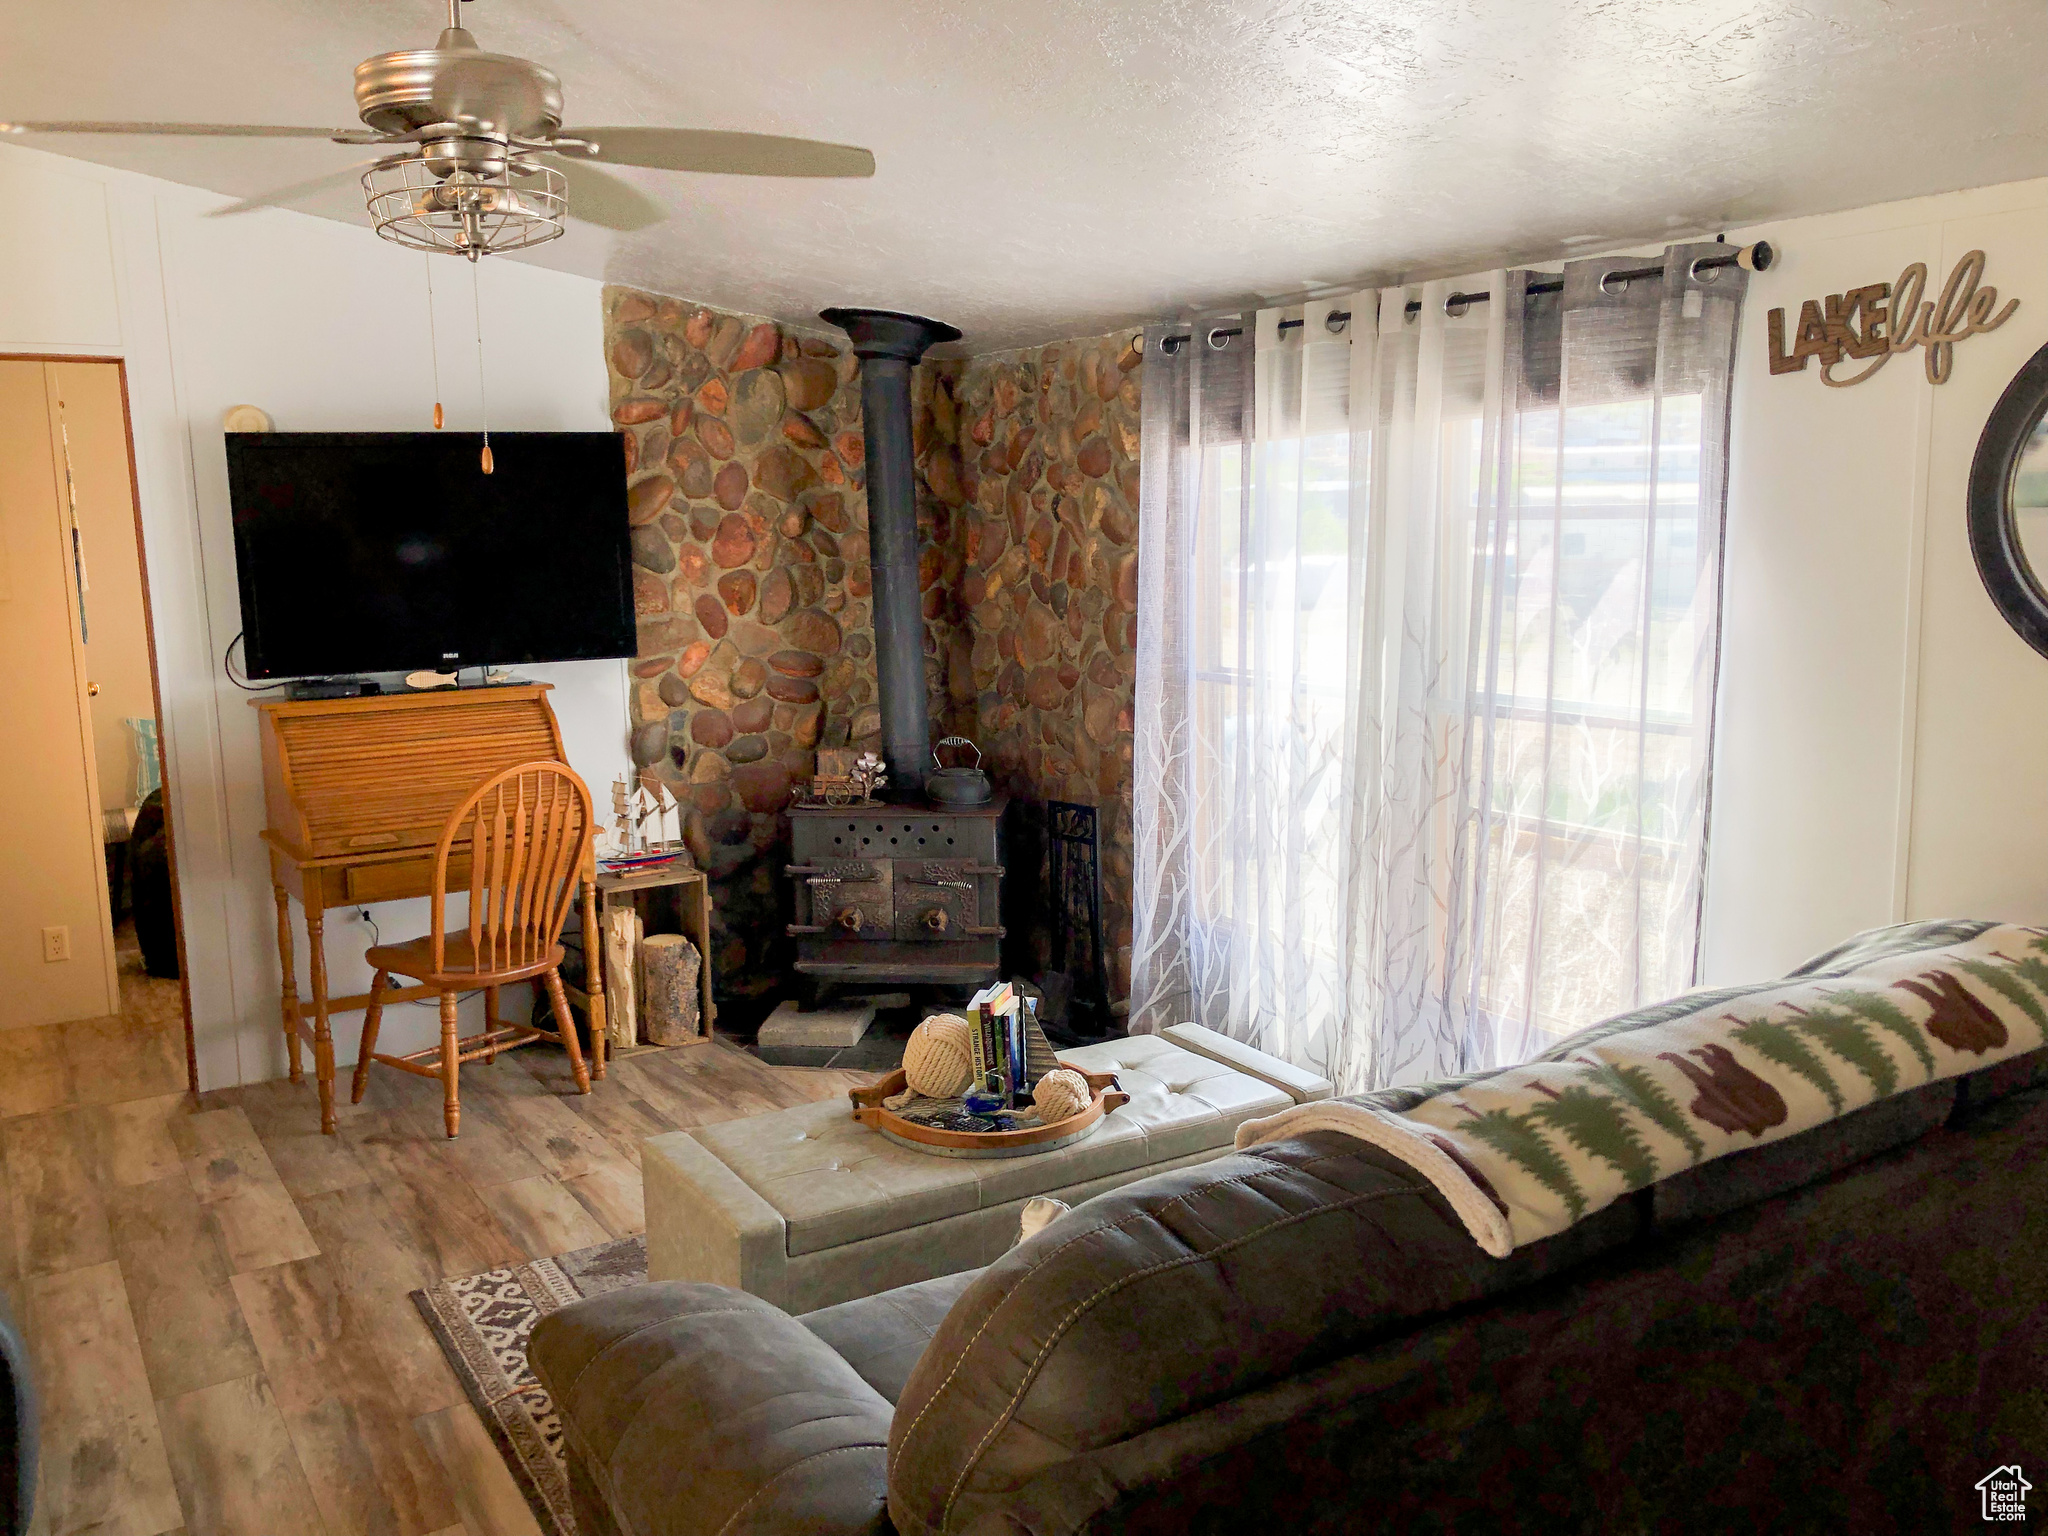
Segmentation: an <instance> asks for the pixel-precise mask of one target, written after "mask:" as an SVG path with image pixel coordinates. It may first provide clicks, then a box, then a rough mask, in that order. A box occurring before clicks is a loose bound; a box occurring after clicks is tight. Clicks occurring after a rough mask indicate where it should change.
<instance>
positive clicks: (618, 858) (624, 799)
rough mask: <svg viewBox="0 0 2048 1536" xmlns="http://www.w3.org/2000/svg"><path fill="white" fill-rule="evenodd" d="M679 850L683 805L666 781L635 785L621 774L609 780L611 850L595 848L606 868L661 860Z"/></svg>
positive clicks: (635, 866) (633, 867)
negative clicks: (610, 787) (678, 802)
mask: <svg viewBox="0 0 2048 1536" xmlns="http://www.w3.org/2000/svg"><path fill="white" fill-rule="evenodd" d="M682 852H683V809H682V807H681V806H680V805H678V804H677V803H676V797H675V796H674V795H673V794H671V793H670V792H669V788H668V786H667V785H666V784H653V785H648V784H641V785H640V786H639V787H637V788H635V787H634V786H633V785H632V784H631V783H630V782H629V781H628V780H627V779H626V778H625V777H624V776H623V775H622V776H620V777H619V778H616V779H614V780H613V781H612V838H611V850H610V851H609V852H607V851H605V850H604V849H603V848H600V849H599V850H598V857H599V859H600V860H602V862H603V863H604V866H605V868H606V869H609V870H614V871H617V870H625V869H640V868H644V867H646V866H648V865H652V864H665V863H667V862H668V861H669V860H671V859H673V858H676V857H678V856H679V855H681V854H682Z"/></svg>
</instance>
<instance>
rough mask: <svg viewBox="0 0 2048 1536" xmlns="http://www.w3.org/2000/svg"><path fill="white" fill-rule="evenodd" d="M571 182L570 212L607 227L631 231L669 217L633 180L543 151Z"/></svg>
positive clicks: (579, 217) (546, 158) (584, 162)
mask: <svg viewBox="0 0 2048 1536" xmlns="http://www.w3.org/2000/svg"><path fill="white" fill-rule="evenodd" d="M540 158H542V159H543V160H545V161H547V163H548V164H549V165H551V166H553V167H554V168H555V169H556V170H558V171H560V172H561V173H562V179H563V180H565V181H567V182H568V183H569V213H570V215H571V216H572V217H574V218H578V219H582V220H584V221H586V222H587V223H591V224H596V225H599V226H601V227H602V228H605V229H615V230H618V231H620V232H621V233H622V234H631V233H632V232H633V231H634V230H636V229H646V228H648V227H650V226H651V225H655V224H660V223H662V222H663V221H665V220H666V219H667V218H668V210H667V209H666V208H664V207H662V206H661V204H659V203H657V202H656V201H655V200H654V199H653V198H651V197H649V196H648V195H647V194H646V193H645V192H642V191H641V190H640V189H639V188H638V187H636V186H634V185H633V184H632V183H631V182H629V181H626V180H625V179H624V178H622V177H618V176H614V175H612V174H611V172H609V171H601V170H599V169H598V168H597V167H596V166H594V165H592V164H591V163H590V162H589V161H588V160H571V159H569V158H567V157H566V156H563V155H543V156H541V157H540Z"/></svg>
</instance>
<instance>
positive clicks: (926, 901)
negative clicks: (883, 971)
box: [895, 859, 981, 943]
mask: <svg viewBox="0 0 2048 1536" xmlns="http://www.w3.org/2000/svg"><path fill="white" fill-rule="evenodd" d="M895 883H896V938H897V940H898V941H899V942H904V943H919V942H924V943H930V942H931V941H933V940H941V941H952V942H958V941H960V940H964V939H968V938H972V937H974V936H975V935H976V932H977V928H978V925H979V924H980V921H981V917H980V910H981V909H980V903H979V902H978V901H977V900H976V895H977V892H976V889H975V887H976V881H975V866H974V864H973V863H972V862H971V861H968V860H951V861H949V860H939V859H933V860H928V861H927V860H919V859H898V860H897V861H896V882H895Z"/></svg>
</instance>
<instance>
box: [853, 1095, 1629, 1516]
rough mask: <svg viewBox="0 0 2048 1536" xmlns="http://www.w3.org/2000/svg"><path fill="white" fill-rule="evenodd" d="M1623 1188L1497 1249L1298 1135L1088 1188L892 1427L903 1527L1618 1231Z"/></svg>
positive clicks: (989, 1277) (926, 1368)
mask: <svg viewBox="0 0 2048 1536" xmlns="http://www.w3.org/2000/svg"><path fill="white" fill-rule="evenodd" d="M1638 1230H1639V1206H1638V1204H1637V1203H1636V1202H1624V1203H1621V1204H1618V1205H1615V1206H1612V1207H1609V1208H1608V1209H1607V1210H1605V1211H1603V1212H1601V1213H1599V1214H1598V1215H1596V1216H1595V1217H1593V1218H1591V1219H1590V1220H1588V1221H1586V1222H1583V1223H1581V1224H1580V1225H1578V1226H1576V1227H1574V1228H1572V1229H1571V1230H1570V1231H1568V1232H1566V1233H1563V1234H1560V1235H1559V1237H1557V1238H1556V1239H1552V1240H1549V1241H1545V1242H1541V1243H1536V1244H1532V1245H1530V1246H1529V1247H1527V1248H1525V1249H1522V1250H1519V1251H1518V1252H1516V1253H1515V1254H1513V1255H1512V1256H1510V1257H1509V1258H1508V1259H1506V1260H1495V1259H1491V1258H1488V1257H1487V1256H1486V1255H1485V1254H1484V1253H1482V1252H1481V1251H1480V1249H1479V1247H1478V1246H1477V1245H1476V1244H1475V1243H1474V1242H1473V1241H1472V1239H1471V1238H1470V1237H1469V1236H1468V1235H1467V1233H1466V1232H1465V1229H1464V1227H1463V1225H1462V1224H1461V1223H1460V1222H1459V1221H1458V1219H1457V1217H1456V1216H1455V1215H1454V1213H1453V1212H1452V1211H1451V1209H1450V1207H1449V1205H1448V1203H1447V1202H1446V1201H1445V1200H1444V1199H1443V1197H1442V1196H1441V1195H1439V1194H1438V1193H1437V1192H1436V1191H1435V1190H1434V1189H1433V1188H1431V1187H1430V1186H1429V1184H1428V1183H1427V1182H1426V1181H1425V1180H1423V1179H1422V1178H1420V1177H1419V1176H1418V1175H1416V1174H1415V1173H1414V1172H1413V1171H1412V1170H1411V1169H1409V1168H1407V1167H1406V1166H1405V1165H1404V1164H1402V1163H1400V1162H1399V1161H1398V1160H1396V1159H1394V1158H1393V1157H1391V1156H1389V1155H1387V1154H1385V1153H1382V1152H1380V1151H1378V1150H1377V1149H1375V1148H1371V1147H1366V1146H1362V1145H1360V1144H1359V1143H1357V1142H1355V1141H1353V1140H1351V1139H1350V1138H1348V1137H1344V1136H1340V1135H1335V1134H1324V1135H1310V1136H1305V1137H1302V1138H1300V1139H1299V1140H1295V1141H1288V1142H1281V1143H1276V1144H1273V1145H1270V1146H1266V1147H1261V1148H1259V1149H1258V1150H1257V1151H1256V1152H1252V1153H1241V1154H1238V1155H1235V1156H1230V1157H1225V1158H1222V1159H1219V1160H1217V1161H1214V1162H1210V1163H1205V1164H1203V1165H1202V1166H1200V1167H1197V1168H1190V1169H1184V1170H1181V1171H1179V1172H1175V1173H1167V1174H1157V1175H1154V1176H1153V1177H1151V1178H1148V1179H1145V1180H1143V1181H1142V1182H1141V1183H1138V1184H1135V1185H1132V1186H1130V1187H1129V1188H1127V1189H1121V1190H1117V1191H1114V1192H1112V1193H1110V1194H1107V1195H1101V1196H1098V1197H1096V1198H1095V1199H1093V1200H1090V1201H1089V1202H1088V1203H1087V1204H1086V1205H1084V1206H1082V1207H1080V1208H1078V1209H1076V1210H1074V1211H1072V1212H1070V1213H1069V1214H1067V1215H1065V1216H1062V1217H1060V1218H1059V1219H1058V1220H1056V1221H1054V1222H1053V1223H1052V1224H1051V1225H1050V1226H1048V1227H1047V1228H1046V1229H1045V1230H1044V1231H1043V1232H1040V1233H1039V1234H1038V1235H1037V1236H1036V1237H1033V1238H1031V1239H1029V1240H1028V1241H1026V1242H1023V1243H1020V1244H1019V1245H1018V1246H1017V1247H1016V1248H1014V1249H1012V1250H1011V1251H1010V1252H1009V1253H1008V1254H1006V1255H1004V1256H1003V1257H1002V1258H1001V1259H999V1260H997V1261H996V1263H994V1264H992V1265H991V1266H989V1268H987V1269H986V1270H983V1271H982V1272H981V1274H980V1275H979V1276H978V1277H976V1278H975V1279H974V1280H973V1281H972V1283H970V1284H969V1285H968V1286H967V1288H966V1290H965V1292H964V1293H963V1294H962V1295H961V1297H960V1300H959V1301H958V1302H957V1303H956V1304H955V1305H954V1307H953V1309H952V1311H951V1312H950V1313H949V1314H948V1315H947V1316H946V1318H945V1321H944V1322H943V1323H941V1324H940V1327H939V1330H938V1333H937V1335H936V1337H935V1338H934V1340H933V1342H932V1345H931V1347H929V1348H928V1349H927V1350H926V1351H925V1352H924V1354H923V1356H922V1357H921V1358H920V1359H919V1361H918V1363H917V1365H916V1367H915V1368H914V1369H913V1370H912V1371H911V1373H910V1377H909V1379H908V1381H907V1382H906V1383H905V1385H904V1388H903V1391H902V1394H901V1396H900V1397H899V1398H898V1401H897V1412H896V1418H895V1421H894V1424H893V1425H892V1427H891V1430H890V1476H889V1506H890V1513H891V1516H892V1518H893V1519H894V1520H895V1522H896V1526H897V1529H898V1530H899V1531H901V1532H903V1533H904V1536H926V1533H934V1532H938V1531H941V1530H959V1529H963V1528H966V1527H969V1526H971V1525H972V1524H973V1521H974V1519H975V1517H976V1515H977V1514H978V1513H979V1514H991V1517H992V1518H993V1515H992V1512H993V1511H994V1510H995V1509H997V1508H998V1507H1000V1505H1001V1502H1002V1499H1003V1497H1004V1492H1005V1490H1007V1489H1010V1488H1013V1487H1015V1486H1016V1485H1017V1484H1018V1483H1019V1482H1020V1481H1021V1480H1023V1479H1025V1478H1028V1477H1030V1476H1032V1475H1034V1474H1035V1473H1036V1472H1038V1471H1039V1470H1041V1469H1043V1468H1046V1467H1048V1466H1050V1465H1053V1464H1055V1463H1057V1462H1059V1461H1062V1460H1065V1459H1067V1458H1069V1457H1071V1456H1074V1455H1076V1454H1078V1453H1080V1452H1082V1451H1084V1450H1087V1449H1090V1448H1093V1447H1098V1446H1103V1445H1108V1444H1111V1443H1114V1442H1116V1441H1118V1440H1121V1439H1124V1438H1126V1437H1127V1436H1130V1435H1133V1434H1137V1433H1141V1432H1143V1431H1145V1430H1147V1429H1149V1428H1151V1427H1153V1426H1155V1425H1159V1424H1162V1423H1166V1422H1169V1421H1171V1420H1173V1419H1175V1418H1178V1417H1181V1416H1183V1415H1185V1414H1188V1413H1193V1412H1197V1411H1200V1410H1201V1409H1203V1408H1205V1407H1207V1406H1209V1405H1211V1404H1214V1403H1218V1402H1221V1401H1224V1400H1226V1399H1228V1398H1231V1397H1233V1396H1235V1395H1237V1394H1240V1393H1243V1392H1246V1391H1249V1390H1253V1389H1255V1388H1257V1387H1259V1386H1261V1385H1264V1384H1265V1383H1268V1382H1271V1381H1275V1380H1278V1379H1280V1378H1283V1377H1286V1376H1288V1375H1290V1374H1293V1373H1295V1372H1299V1371H1302V1370H1307V1369H1311V1368H1313V1367H1315V1366H1318V1365H1320V1364H1322V1363H1324V1362H1326V1361H1328V1360H1331V1359H1334V1358H1337V1357H1339V1356H1341V1355H1343V1354H1345V1353H1348V1352H1349V1351H1352V1350H1355V1349H1357V1348H1359V1347H1361V1346H1362V1345H1363V1344H1364V1343H1366V1342H1367V1341H1369V1340H1371V1339H1373V1338H1375V1337H1378V1336H1380V1335H1382V1334H1384V1333H1386V1332H1388V1331H1390V1330H1394V1329H1398V1328H1401V1327H1405V1326H1411V1325H1412V1324H1413V1323H1414V1322H1415V1320H1417V1319H1419V1318H1423V1317H1427V1316H1430V1315H1433V1314H1437V1313H1441V1312H1445V1311H1448V1310H1450V1309H1452V1308H1455V1307H1457V1306H1459V1305H1461V1304H1464V1303H1467V1302H1471V1301H1475V1300H1478V1299H1480V1298H1482V1297H1484V1296H1487V1295H1489V1294H1492V1293H1494V1292H1496V1291H1499V1290H1504V1289H1508V1288H1511V1287H1514V1286H1518V1285H1523V1284H1527V1283H1528V1282H1529V1281H1530V1280H1532V1279H1534V1278H1537V1277H1539V1276H1541V1275H1544V1274H1548V1273H1552V1272H1554V1271H1555V1270H1557V1269H1559V1268H1562V1267H1569V1266H1570V1265H1573V1264H1576V1263H1578V1262H1580V1261H1581V1260H1582V1259H1584V1258H1585V1257H1587V1256H1588V1255H1590V1254H1593V1253H1598V1252H1601V1251H1604V1250H1605V1249H1607V1248H1610V1247H1613V1246H1615V1245H1616V1244H1619V1243H1623V1242H1626V1241H1628V1240H1629V1239H1630V1238H1632V1237H1633V1236H1634V1235H1635V1234H1636V1232H1637V1231H1638Z"/></svg>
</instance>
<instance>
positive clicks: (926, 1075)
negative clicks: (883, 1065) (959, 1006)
mask: <svg viewBox="0 0 2048 1536" xmlns="http://www.w3.org/2000/svg"><path fill="white" fill-rule="evenodd" d="M903 1077H904V1080H905V1081H906V1082H908V1083H909V1084H910V1087H911V1089H912V1090H913V1091H915V1092H917V1093H921V1094H923V1095H924V1096H925V1097H927V1098H932V1099H957V1098H959V1097H960V1095H961V1094H963V1093H965V1092H966V1091H967V1085H968V1084H969V1083H971V1082H973V1080H974V1037H973V1034H972V1033H971V1032H970V1031H969V1029H968V1027H967V1021H966V1020H965V1019H963V1018H961V1017H960V1015H959V1014H957V1013H935V1014H933V1015H932V1016H931V1017H930V1018H928V1019H926V1020H925V1021H924V1022H923V1023H922V1024H920V1025H918V1026H917V1028H915V1029H913V1030H912V1031H911V1032H910V1040H909V1042H908V1043H907V1044H905V1046H904V1047H903Z"/></svg>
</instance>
